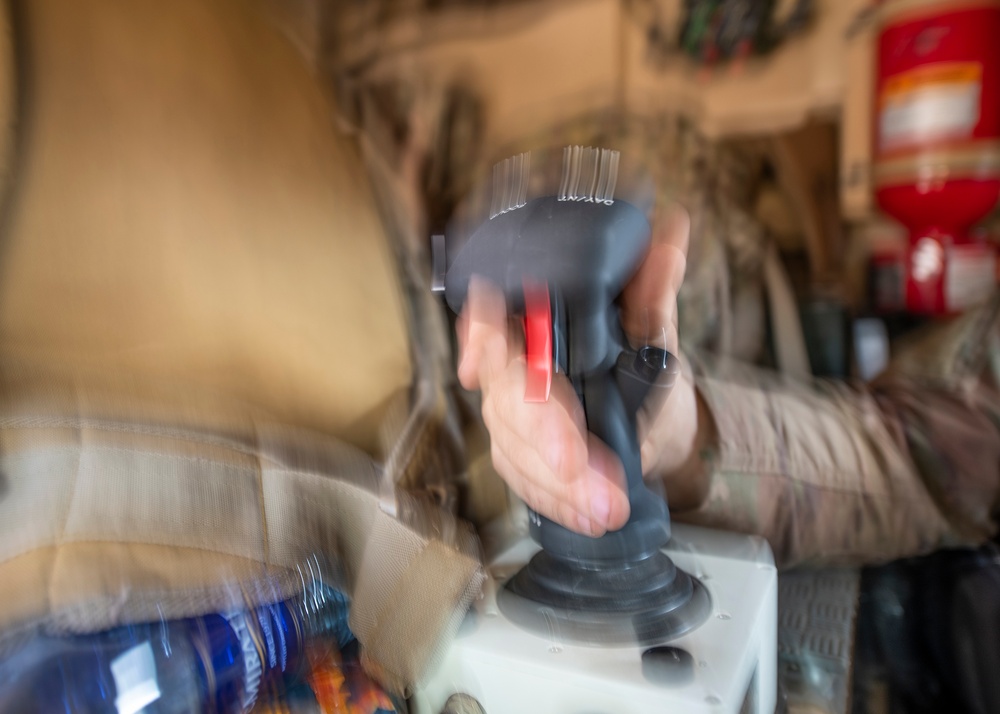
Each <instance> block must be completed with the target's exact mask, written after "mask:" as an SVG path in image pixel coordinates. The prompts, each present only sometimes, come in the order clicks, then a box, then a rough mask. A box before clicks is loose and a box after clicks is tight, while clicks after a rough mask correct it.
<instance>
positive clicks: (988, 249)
mask: <svg viewBox="0 0 1000 714" xmlns="http://www.w3.org/2000/svg"><path fill="white" fill-rule="evenodd" d="M948 253H949V254H948V261H947V268H946V272H945V280H944V302H945V309H946V310H948V311H949V312H961V311H962V310H967V309H968V308H970V307H974V306H976V305H979V304H980V303H982V302H984V301H986V300H987V299H989V297H990V295H991V294H992V293H993V289H994V288H995V287H996V253H995V252H994V250H993V247H992V246H990V245H989V244H981V245H954V246H951V249H950V250H949V251H948Z"/></svg>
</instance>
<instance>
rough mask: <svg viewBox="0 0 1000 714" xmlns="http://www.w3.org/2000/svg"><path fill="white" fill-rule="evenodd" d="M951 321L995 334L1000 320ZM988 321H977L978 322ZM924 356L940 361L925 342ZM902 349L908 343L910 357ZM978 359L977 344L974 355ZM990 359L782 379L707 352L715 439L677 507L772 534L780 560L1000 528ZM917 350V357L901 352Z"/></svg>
mask: <svg viewBox="0 0 1000 714" xmlns="http://www.w3.org/2000/svg"><path fill="white" fill-rule="evenodd" d="M969 322H970V324H971V325H972V327H970V329H966V330H964V331H956V330H955V329H954V326H951V327H950V328H949V334H951V335H952V337H951V338H950V340H949V341H948V342H947V347H948V348H949V353H950V354H953V355H954V354H960V353H962V350H960V349H958V350H956V349H954V348H955V347H956V340H959V337H957V336H956V332H957V333H958V334H960V335H961V339H960V341H961V342H964V343H965V344H969V345H983V344H987V343H990V342H991V341H992V342H993V343H995V342H996V340H995V339H992V340H991V338H992V337H995V335H996V320H995V319H991V320H989V321H984V320H982V319H981V316H980V318H979V320H978V323H975V324H973V323H974V321H972V320H970V321H969ZM977 325H978V327H977ZM914 349H918V350H922V351H923V352H924V354H925V357H926V359H925V360H924V361H923V362H920V361H919V360H916V361H914V360H912V355H907V360H909V363H920V364H923V365H927V364H929V363H930V362H931V361H933V360H934V359H935V357H934V356H933V355H932V351H931V350H930V348H929V347H928V343H927V342H925V343H922V344H921V345H920V346H919V347H914ZM901 356H902V355H901ZM966 357H968V355H966ZM987 358H988V355H987V354H983V355H981V356H980V358H979V359H972V360H970V359H963V360H952V361H951V362H949V365H951V367H949V369H948V370H940V369H939V370H938V371H937V373H936V374H932V373H928V372H926V371H925V372H923V373H919V372H917V371H914V370H906V369H899V368H897V369H894V370H891V371H890V373H889V374H888V375H887V376H886V377H885V378H883V379H882V380H880V381H879V382H878V383H877V384H874V385H871V386H867V385H862V386H853V387H852V386H849V385H846V384H844V383H835V382H830V381H821V380H816V381H813V382H808V383H806V382H802V381H791V380H785V379H783V378H781V377H779V376H777V375H774V374H773V373H767V372H765V371H762V370H756V369H753V368H748V367H746V366H734V365H731V364H724V363H718V362H716V363H702V364H701V366H700V368H699V371H700V373H701V374H700V377H699V378H698V388H699V390H700V393H701V395H702V397H703V399H704V401H705V403H706V405H707V406H708V409H709V410H710V412H711V415H712V418H713V419H714V422H715V427H716V434H717V439H716V440H715V443H714V444H713V445H712V446H711V447H710V448H709V449H706V450H705V451H704V452H703V454H702V458H703V460H704V461H705V466H706V468H707V470H708V472H709V487H708V493H707V496H706V497H705V499H704V501H703V502H702V503H701V505H700V506H699V507H698V508H696V509H694V510H690V511H686V512H683V513H679V514H677V517H678V519H680V520H685V521H690V522H695V523H699V524H703V525H710V526H713V527H721V528H727V529H731V530H738V531H743V532H747V533H755V534H759V535H762V536H764V537H765V538H767V539H768V541H769V542H770V543H771V546H772V548H773V549H774V551H775V556H776V558H777V560H778V562H779V563H780V564H781V565H783V566H792V565H797V564H802V563H854V564H857V563H876V562H881V561H886V560H889V559H893V558H897V557H903V556H908V555H915V554H919V553H924V552H927V551H930V550H933V549H935V548H938V547H942V546H947V545H950V544H959V543H975V542H981V541H983V540H986V539H988V538H989V537H991V536H992V535H993V534H994V533H995V532H996V528H997V521H998V516H1000V496H998V493H1000V483H998V482H1000V427H998V425H1000V396H998V395H997V393H996V391H995V390H994V389H993V387H992V386H991V385H990V383H989V382H990V380H989V379H987V378H985V377H984V373H985V371H986V370H984V369H982V366H983V365H985V364H986V363H987V362H988V359H987ZM904 361H906V360H904Z"/></svg>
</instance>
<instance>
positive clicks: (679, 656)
mask: <svg viewBox="0 0 1000 714" xmlns="http://www.w3.org/2000/svg"><path fill="white" fill-rule="evenodd" d="M642 676H643V677H645V678H646V681H647V682H650V683H652V684H657V685H659V686H661V687H683V686H684V685H686V684H689V683H690V682H691V681H692V680H693V679H694V658H693V657H692V656H691V653H690V652H688V651H687V650H684V649H681V648H680V647H650V648H649V649H648V650H646V651H645V652H643V653H642Z"/></svg>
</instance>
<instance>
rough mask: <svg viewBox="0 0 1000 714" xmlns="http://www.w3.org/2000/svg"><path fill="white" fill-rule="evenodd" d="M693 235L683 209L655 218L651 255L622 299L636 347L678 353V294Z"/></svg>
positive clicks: (675, 208) (627, 327)
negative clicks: (654, 346)
mask: <svg viewBox="0 0 1000 714" xmlns="http://www.w3.org/2000/svg"><path fill="white" fill-rule="evenodd" d="M690 232H691V219H690V217H689V216H688V213H687V211H686V210H684V209H683V208H682V207H680V206H672V207H670V208H668V209H659V210H657V212H656V214H655V215H654V217H653V225H652V237H651V241H650V247H649V252H648V253H647V254H646V258H645V260H644V261H643V263H642V265H641V266H640V267H639V270H638V272H637V273H636V275H635V277H634V278H633V279H632V281H631V282H630V283H629V284H628V285H627V286H626V287H625V291H624V293H623V296H622V326H623V327H624V328H625V333H626V334H627V335H628V337H629V339H630V340H631V341H632V342H633V343H635V344H636V345H649V344H652V345H657V346H658V347H663V348H665V349H667V350H668V351H669V352H671V353H673V354H676V353H677V349H678V336H677V293H678V292H679V291H680V289H681V284H682V283H683V282H684V272H685V270H686V269H687V249H688V240H689V236H690Z"/></svg>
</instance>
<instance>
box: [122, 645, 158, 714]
mask: <svg viewBox="0 0 1000 714" xmlns="http://www.w3.org/2000/svg"><path fill="white" fill-rule="evenodd" d="M111 676H112V677H113V678H114V680H115V708H116V709H117V710H118V714H135V713H136V712H138V711H141V710H142V709H144V708H145V707H146V706H148V705H150V704H152V703H153V702H155V701H156V700H157V699H159V698H160V685H159V684H158V683H157V681H156V660H155V659H154V658H153V648H152V646H151V645H150V644H149V642H143V643H142V644H141V645H136V646H135V647H132V648H131V649H128V650H125V651H124V652H122V653H121V654H120V655H118V656H117V657H115V658H114V659H113V660H111Z"/></svg>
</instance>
